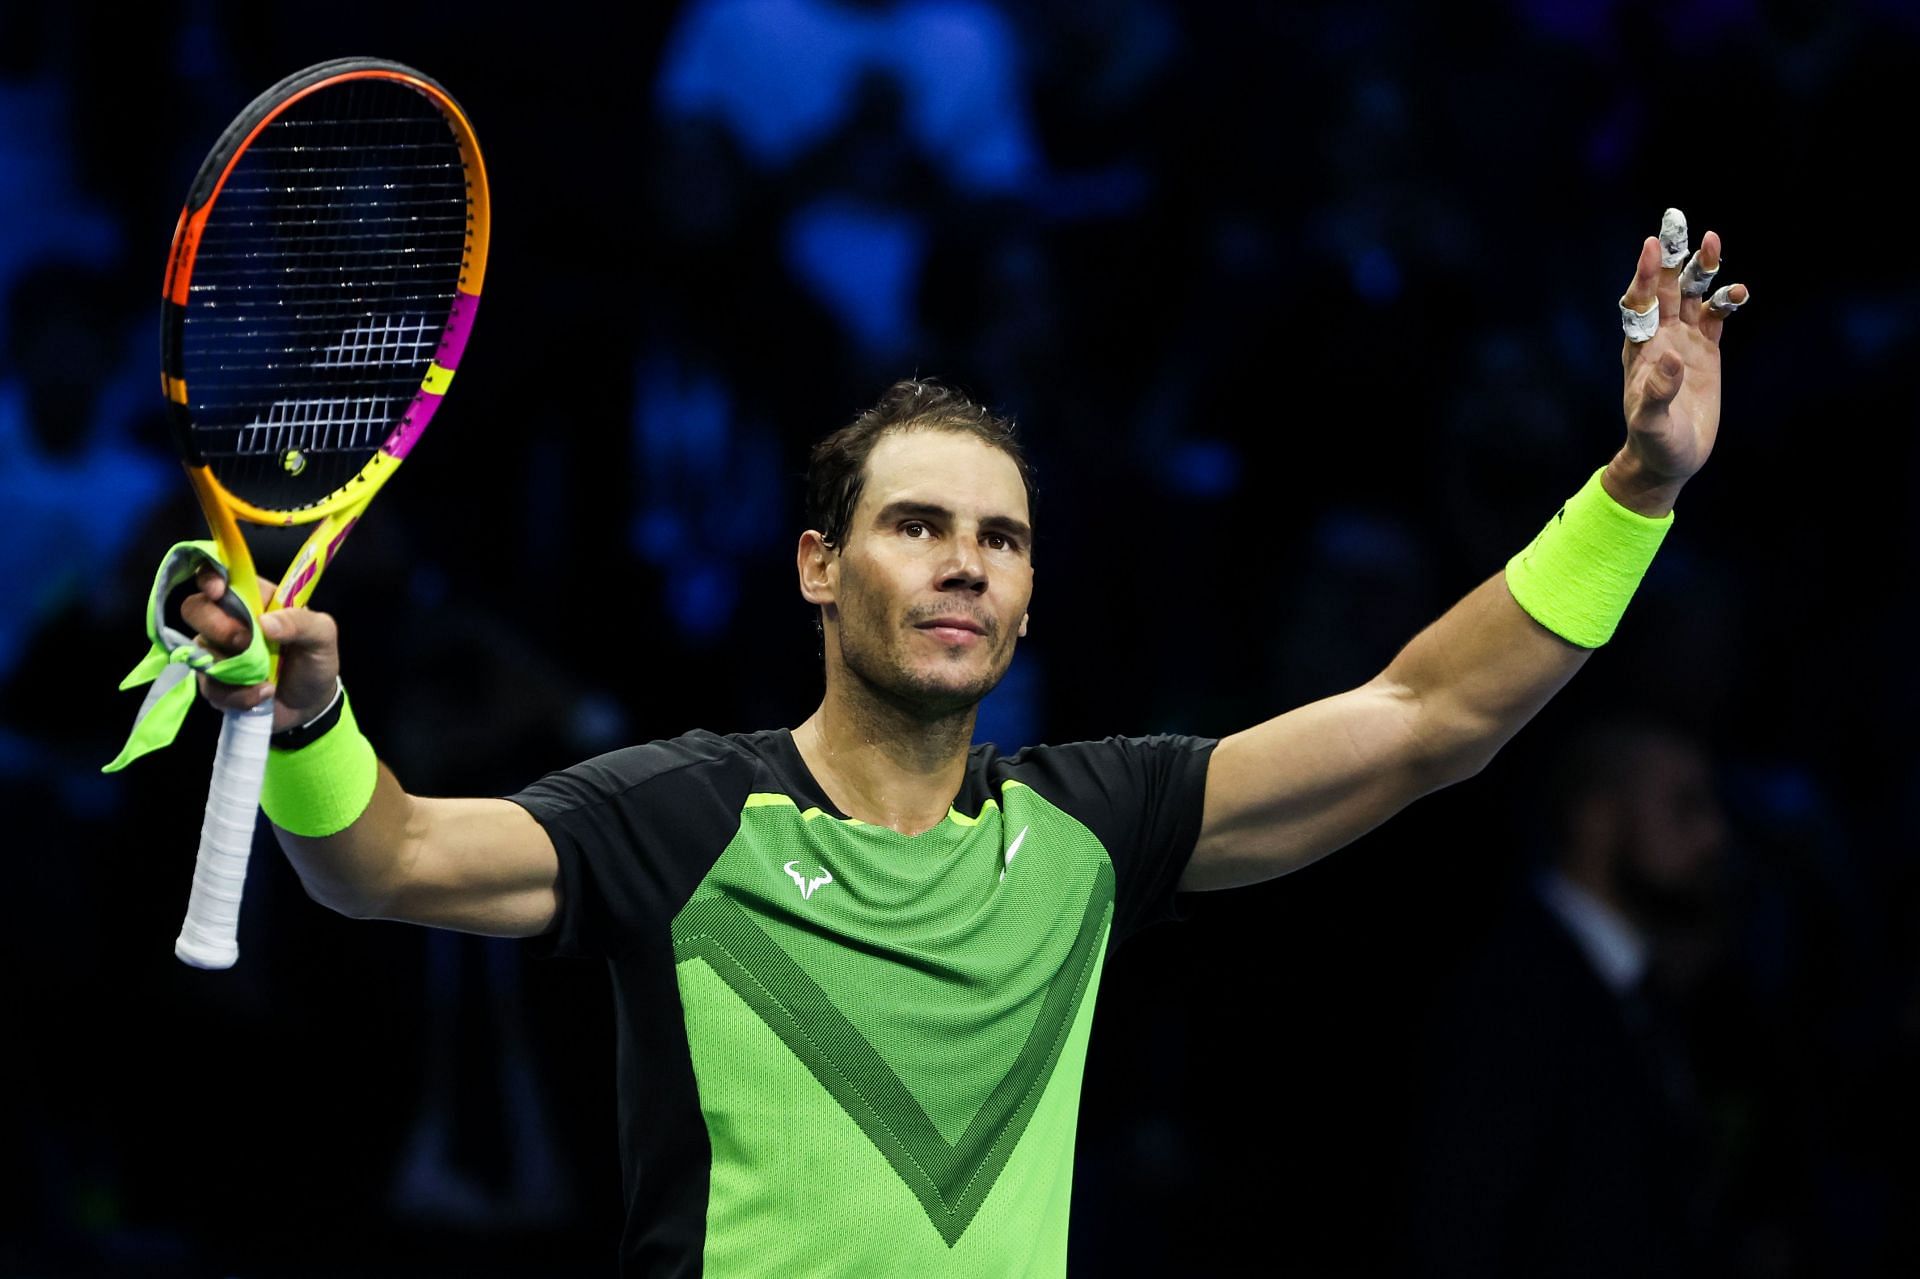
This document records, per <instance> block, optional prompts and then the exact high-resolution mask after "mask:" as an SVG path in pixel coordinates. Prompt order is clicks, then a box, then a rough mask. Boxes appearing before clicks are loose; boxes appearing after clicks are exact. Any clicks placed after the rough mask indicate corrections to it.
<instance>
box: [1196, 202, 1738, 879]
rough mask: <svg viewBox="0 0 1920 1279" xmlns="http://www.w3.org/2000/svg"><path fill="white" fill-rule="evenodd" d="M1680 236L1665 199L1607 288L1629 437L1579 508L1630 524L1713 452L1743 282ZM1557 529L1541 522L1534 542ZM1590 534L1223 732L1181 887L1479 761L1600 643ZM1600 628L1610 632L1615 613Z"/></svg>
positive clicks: (1600, 570) (1381, 810) (1265, 861)
mask: <svg viewBox="0 0 1920 1279" xmlns="http://www.w3.org/2000/svg"><path fill="white" fill-rule="evenodd" d="M1685 240H1686V230H1685V221H1684V219H1682V218H1680V216H1679V213H1678V210H1670V211H1669V213H1668V217H1667V220H1666V222H1665V223H1663V225H1662V228H1661V235H1660V236H1659V237H1653V236H1649V237H1648V238H1647V240H1646V241H1645V242H1644V243H1643V244H1642V245H1641V250H1640V260H1639V262H1638V264H1637V266H1636V268H1635V272H1634V279H1633V284H1632V285H1631V286H1630V287H1629V288H1628V290H1627V294H1626V296H1625V297H1623V298H1622V299H1621V302H1620V307H1621V316H1622V321H1623V326H1624V327H1625V329H1626V332H1627V340H1626V341H1625V342H1624V343H1623V347H1622V352H1621V363H1622V366H1623V370H1624V373H1625V392H1624V396H1623V408H1624V411H1625V416H1626V422H1627V442H1626V444H1625V445H1623V446H1622V447H1621V449H1620V451H1619V452H1618V453H1617V454H1616V455H1615V456H1614V458H1613V460H1612V461H1611V462H1610V463H1609V464H1608V465H1607V467H1606V470H1605V471H1604V472H1603V473H1602V474H1601V476H1600V477H1599V479H1600V487H1601V488H1602V489H1603V490H1604V497H1602V496H1600V495H1599V494H1587V495H1583V496H1584V497H1585V498H1586V500H1587V502H1588V503H1589V505H1593V504H1601V503H1611V504H1614V505H1613V506H1612V507H1610V508H1608V509H1606V510H1596V511H1594V512H1593V514H1594V517H1595V518H1602V517H1604V519H1610V520H1615V521H1625V522H1626V523H1628V524H1631V523H1632V522H1633V521H1634V520H1636V519H1639V520H1641V521H1643V522H1648V523H1650V522H1651V521H1653V520H1658V519H1660V518H1662V517H1664V516H1666V515H1667V514H1668V513H1669V512H1671V511H1672V509H1673V503H1674V499H1675V498H1676V497H1677V496H1678V494H1679V492H1680V488H1681V486H1682V485H1683V484H1685V483H1686V481H1687V479H1688V478H1689V477H1691V476H1692V475H1693V474H1694V473H1695V472H1696V471H1698V470H1699V469H1700V467H1701V466H1702V465H1704V464H1705V462H1706V460H1707V455H1708V454H1709V453H1710V452H1711V451H1712V449H1713V442H1714V437H1715V434H1716V432H1717V431H1718V428H1719V421H1720V337H1721V331H1722V328H1723V326H1724V325H1725V323H1726V317H1727V315H1729V314H1730V313H1731V312H1732V311H1733V310H1735V309H1737V308H1738V307H1740V306H1742V305H1744V304H1745V303H1746V302H1747V301H1749V300H1750V293H1749V291H1748V289H1747V287H1746V286H1745V285H1741V284H1736V285H1733V286H1731V287H1728V288H1723V289H1721V290H1719V291H1718V292H1716V293H1712V295H1711V296H1710V297H1709V296H1708V292H1709V286H1710V284H1711V281H1712V278H1713V276H1714V274H1715V273H1716V272H1717V271H1718V270H1719V268H1720V239H1719V236H1718V235H1716V234H1715V233H1714V232H1712V231H1709V232H1707V234H1706V237H1705V238H1704V239H1703V240H1702V242H1701V246H1700V251H1699V253H1697V254H1695V255H1693V257H1692V258H1691V259H1688V258H1687V256H1686V247H1685ZM1656 303H1657V308H1656ZM1576 500H1580V499H1576ZM1572 506H1573V503H1569V509H1571V508H1572ZM1622 508H1623V509H1622ZM1629 513H1631V514H1629ZM1562 514H1563V515H1565V514H1566V512H1564V511H1563V513H1562ZM1564 532H1565V530H1555V529H1554V527H1553V526H1552V525H1550V526H1549V528H1548V530H1547V532H1545V533H1543V534H1542V538H1541V541H1536V543H1535V548H1539V547H1541V546H1542V542H1544V541H1545V540H1546V539H1547V538H1548V537H1549V536H1559V535H1561V534H1563V533H1564ZM1601 540H1602V541H1604V540H1605V539H1604V536H1603V537H1602V538H1601ZM1656 544H1657V539H1656ZM1586 545H1587V543H1585V542H1582V541H1578V540H1576V541H1575V542H1574V543H1572V544H1571V545H1570V544H1569V543H1568V542H1566V541H1565V540H1563V541H1562V542H1561V543H1560V544H1559V546H1558V547H1557V548H1555V550H1554V552H1553V554H1552V557H1551V558H1552V559H1553V561H1554V564H1555V570H1554V571H1555V573H1556V574H1557V575H1558V576H1557V577H1556V578H1555V580H1554V582H1553V583H1552V589H1549V590H1547V591H1546V592H1545V593H1544V595H1536V594H1532V593H1530V592H1528V591H1525V590H1521V589H1520V584H1518V583H1516V584H1512V585H1510V578H1509V574H1511V573H1512V572H1513V571H1514V570H1513V569H1512V568H1511V567H1510V569H1509V573H1508V574H1496V575H1495V576H1493V577H1491V578H1489V579H1488V580H1487V581H1485V582H1483V583H1481V585H1480V586H1479V587H1478V588H1477V589H1475V590H1474V591H1473V592H1472V593H1471V594H1470V595H1468V596H1467V597H1466V598H1465V599H1464V600H1462V601H1460V603H1458V604H1456V605H1454V607H1452V608H1451V609H1449V610H1447V612H1446V613H1445V614H1443V615H1442V616H1441V617H1440V618H1439V620H1437V621H1435V622H1434V623H1433V624H1432V625H1430V626H1428V627H1427V628H1426V629H1425V630H1423V631H1421V632H1420V634H1419V635H1417V636H1416V637H1415V638H1414V639H1413V641H1412V642H1411V643H1410V644H1408V645H1407V646H1406V648H1404V649H1402V650H1401V652H1400V654H1399V655H1398V656H1397V657H1395V658H1394V659H1393V661H1392V663H1390V664H1389V665H1388V666H1387V669H1386V670H1384V671H1382V672H1381V673H1380V674H1379V675H1378V676H1376V677H1375V678H1374V679H1372V680H1369V681H1368V682H1367V683H1366V684H1363V685H1361V686H1360V687H1359V688H1356V689H1353V690H1351V691H1350V692H1346V693H1341V694H1339V695H1337V696H1334V697H1329V698H1326V699H1324V700H1322V701H1318V702H1313V703H1311V704H1309V705H1306V706H1302V707H1300V708H1299V709H1297V710H1293V711H1289V712H1288V713H1286V714H1284V715H1281V716H1279V717H1277V718H1275V719H1270V720H1268V721H1266V722H1265V723H1263V724H1258V725H1255V726H1254V727H1252V728H1249V729H1247V730H1245V731H1243V732H1239V733H1235V734H1233V735H1232V736H1230V737H1227V738H1224V739H1222V740H1221V742H1220V744H1219V746H1218V747H1217V748H1216V749H1215V750H1214V752H1213V757H1212V761H1211V763H1210V765H1209V767H1208V771H1207V785H1206V800H1205V810H1204V815H1203V817H1202V820H1201V826H1200V837H1199V841H1198V843H1197V844H1196V845H1195V847H1194V852H1193V856H1192V859H1191V860H1190V861H1189V862H1188V865H1187V869H1186V872H1185V874H1184V875H1182V877H1181V880H1180V888H1181V889H1182V890H1183V891H1196V890H1204V889H1214V888H1233V887H1237V886H1239V885H1242V884H1251V883H1257V882H1259V881H1261V880H1264V879H1272V878H1273V877H1275V876H1277V875H1283V874H1285V873H1287V872H1288V871H1290V870H1295V869H1297V868H1299V867H1301V866H1304V865H1306V864H1307V863H1308V862H1311V861H1314V860H1316V859H1317V858H1320V857H1323V856H1325V855H1326V854H1328V853H1330V852H1332V851H1334V850H1335V849H1337V848H1340V847H1342V846H1343V845H1346V844H1348V843H1351V842H1352V841H1353V840H1354V839H1357V838H1358V837H1359V836H1361V835H1363V834H1365V833H1366V832H1367V831H1369V830H1372V829H1373V828H1374V827H1375V826H1378V825H1379V824H1380V823H1381V822H1383V821H1385V820H1386V819H1387V818H1388V817H1391V816H1392V815H1393V814H1394V813H1396V812H1398V811H1400V809H1402V808H1404V807H1406V805H1408V804H1409V803H1411V802H1412V801H1414V800H1415V799H1418V798H1419V797H1420V796H1422V795H1425V794H1428V793H1429V792H1431V791H1434V790H1438V789H1439V788H1440V787H1442V786H1447V785H1450V784H1452V783H1453V782H1456V781H1460V780H1462V779H1464V778H1467V777H1471V776H1472V775H1473V774H1475V773H1477V772H1479V771H1480V770H1481V769H1482V768H1484V767H1485V766H1486V764H1487V761H1488V760H1490V759H1492V758H1493V756H1494V754H1495V752H1497V751H1498V750H1499V749H1500V747H1501V746H1503V745H1505V744H1506V742H1507V740H1508V739H1509V738H1511V737H1512V736H1513V735H1514V734H1515V733H1516V732H1518V731H1519V730H1520V727H1521V725H1523V724H1525V723H1526V722H1527V721H1528V720H1529V719H1531V718H1533V715H1534V713H1535V712H1536V711H1538V710H1539V709H1540V708H1541V707H1542V706H1544V705H1545V704H1546V702H1547V699H1548V698H1550V697H1552V696H1553V695H1554V694H1555V693H1556V692H1558V691H1559V690H1560V688H1561V686H1563V685H1564V684H1565V683H1566V682H1567V681H1568V680H1569V679H1571V678H1572V677H1573V674H1574V672H1575V671H1577V670H1579V669H1580V667H1581V666H1582V665H1583V664H1584V663H1585V662H1586V659H1587V656H1588V654H1589V653H1590V652H1591V651H1592V646H1593V643H1595V642H1601V641H1603V640H1604V634H1601V635H1600V636H1599V639H1598V640H1596V639H1595V632H1594V631H1593V625H1594V624H1593V623H1592V622H1591V621H1590V620H1589V619H1586V618H1583V617H1582V616H1580V614H1581V608H1582V605H1583V604H1584V603H1585V601H1584V600H1582V599H1581V598H1579V597H1580V596H1581V594H1582V592H1583V590H1585V589H1586V587H1585V586H1583V583H1582V581H1581V580H1580V578H1581V575H1582V573H1583V572H1590V573H1591V575H1592V577H1593V586H1592V588H1591V589H1592V592H1593V593H1594V594H1595V595H1596V596H1597V595H1601V594H1604V593H1605V589H1606V588H1605V587H1604V585H1603V583H1602V582H1601V579H1602V578H1604V577H1606V576H1607V575H1608V574H1609V573H1610V572H1612V573H1613V575H1614V576H1616V577H1617V575H1618V570H1617V566H1614V565H1609V564H1605V563H1600V562H1598V561H1597V559H1596V560H1595V562H1593V563H1591V565H1590V566H1589V565H1588V564H1587V563H1586V562H1585V561H1584V560H1583V556H1587V555H1588V554H1589V553H1588V552H1587V550H1586V549H1585V547H1586ZM1529 549H1530V550H1532V549H1534V548H1529ZM1522 558H1525V557H1522ZM1642 567H1644V565H1642ZM1635 580H1637V576H1636V578H1635ZM1615 589H1616V590H1617V589H1618V588H1617V587H1615ZM1627 589H1628V590H1629V591H1630V589H1631V586H1630V585H1629V586H1628V588H1627ZM1516 591H1520V593H1521V594H1522V595H1524V596H1526V597H1527V598H1528V600H1529V605H1528V607H1525V608H1523V607H1522V605H1521V604H1520V603H1519V602H1517V601H1516V598H1515V595H1516ZM1569 596H1571V597H1572V598H1571V599H1569V598H1568V597H1569ZM1619 606H1620V607H1624V598H1622V600H1621V601H1620V605H1619ZM1607 611H1608V609H1607V608H1606V607H1602V608H1601V609H1600V612H1601V613H1606V612H1607ZM1614 616H1615V617H1617V611H1616V612H1614ZM1550 626H1551V627H1552V629H1550ZM1602 630H1603V631H1605V632H1610V631H1611V622H1604V623H1603V624H1602Z"/></svg>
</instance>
